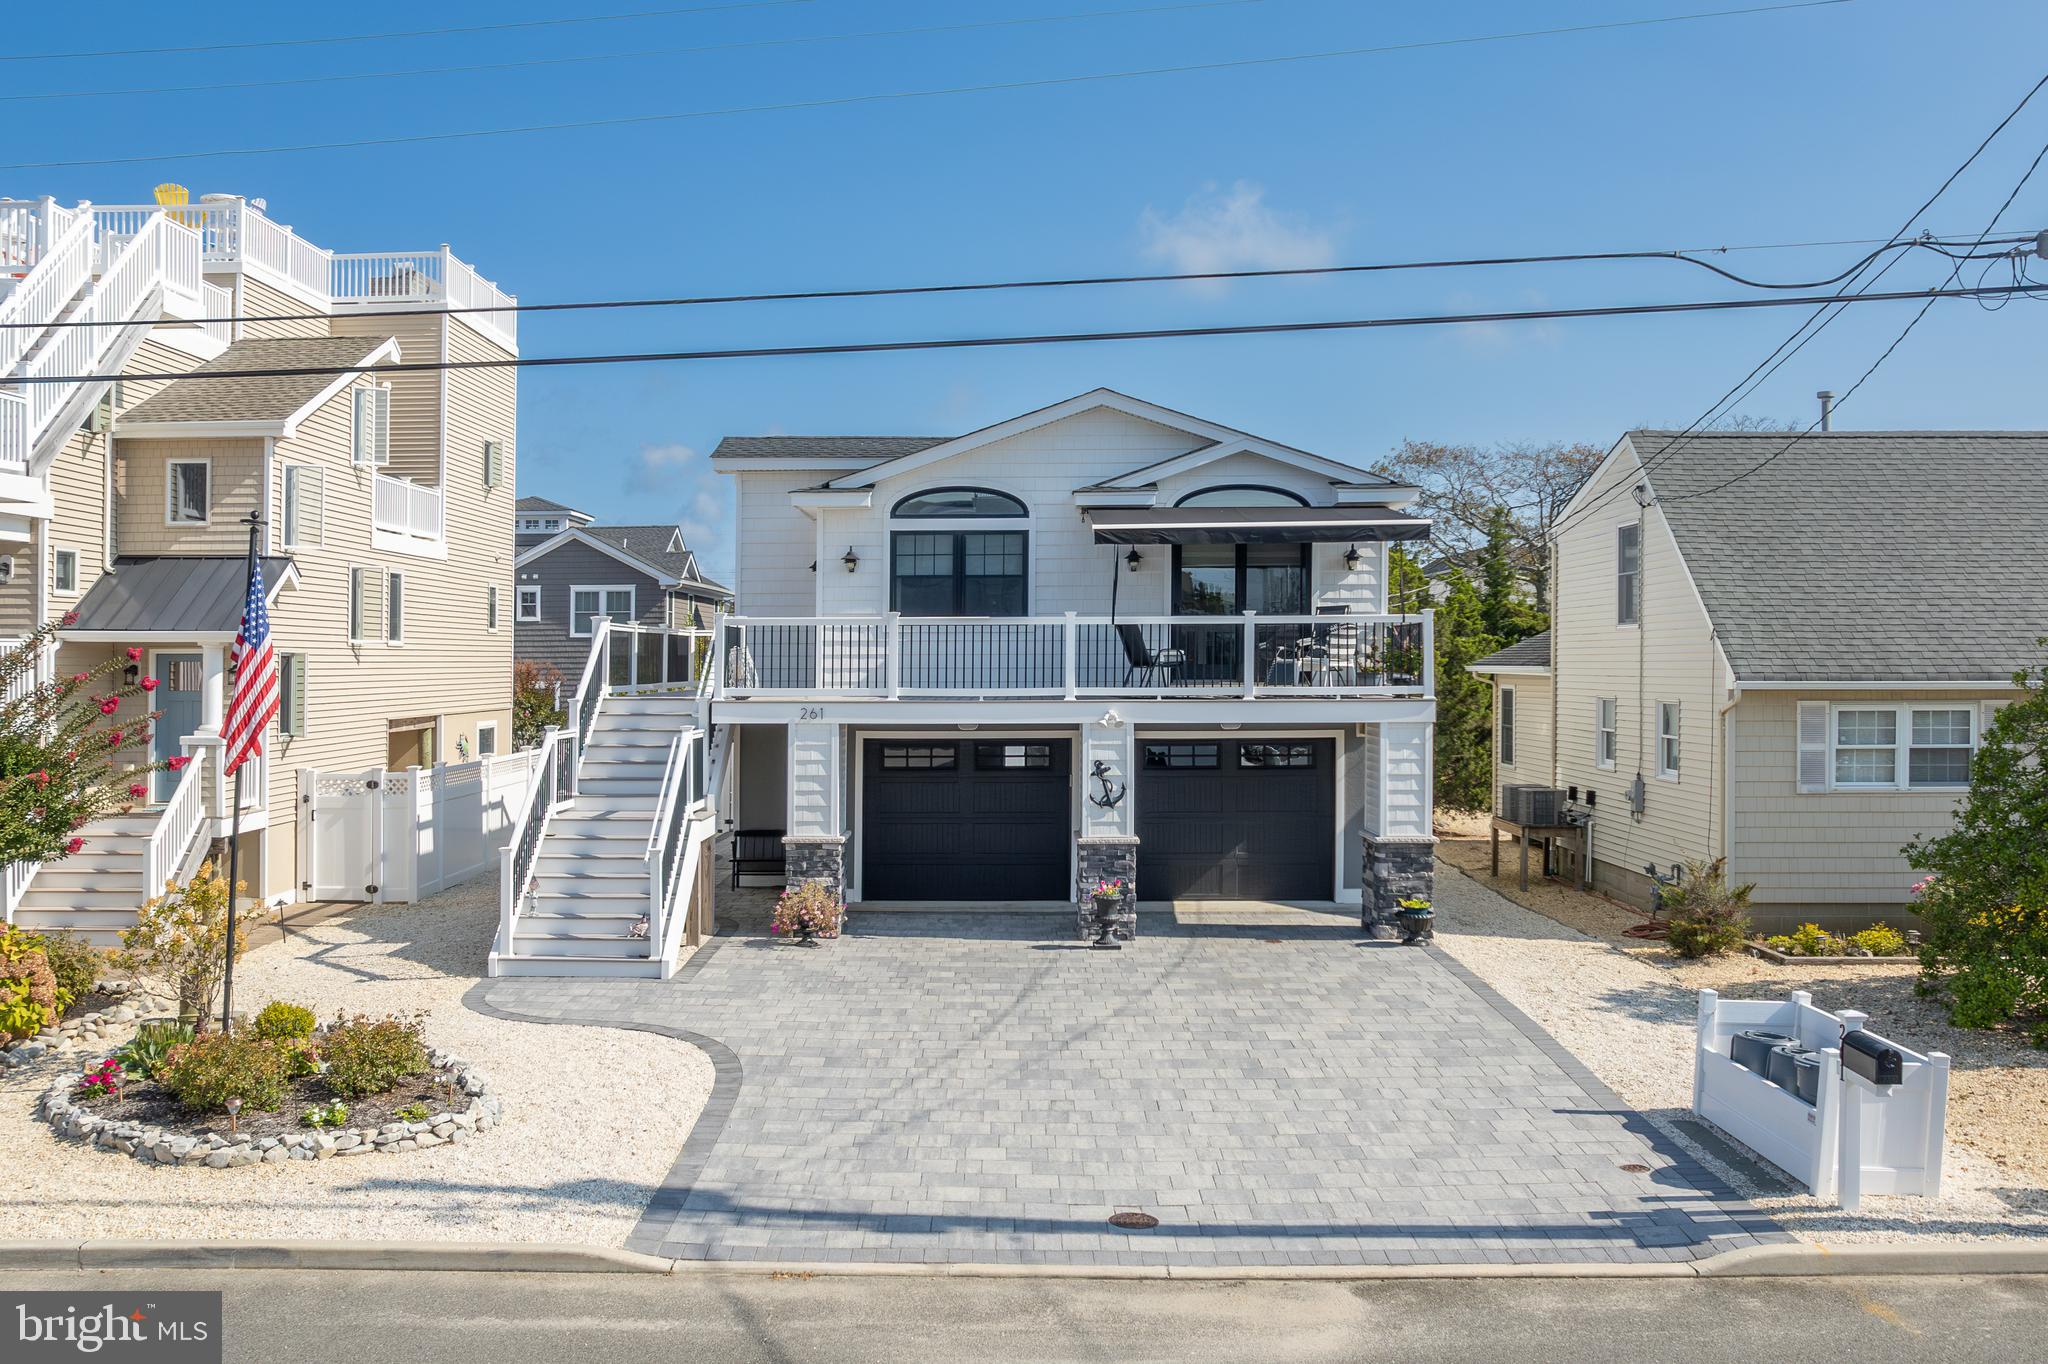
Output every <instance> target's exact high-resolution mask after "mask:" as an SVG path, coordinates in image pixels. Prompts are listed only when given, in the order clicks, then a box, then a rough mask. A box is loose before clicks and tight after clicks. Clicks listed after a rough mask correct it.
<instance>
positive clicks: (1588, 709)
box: [1471, 431, 2048, 932]
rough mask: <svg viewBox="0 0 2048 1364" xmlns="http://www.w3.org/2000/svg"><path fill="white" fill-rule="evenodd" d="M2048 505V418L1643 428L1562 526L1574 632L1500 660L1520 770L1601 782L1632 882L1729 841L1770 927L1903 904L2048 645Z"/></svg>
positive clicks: (1599, 883) (1501, 752) (1499, 696)
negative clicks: (1919, 854)
mask: <svg viewBox="0 0 2048 1364" xmlns="http://www.w3.org/2000/svg"><path fill="white" fill-rule="evenodd" d="M2044 506H2048V433H2044V432H2025V431H1834V432H1816V433H1814V434H1811V435H1808V436H1806V437H1804V438H1803V439H1799V440H1797V441H1796V442H1795V441H1794V440H1793V438H1792V437H1789V436H1787V435H1785V434H1784V433H1782V432H1763V433H1751V432H1720V431H1710V432H1696V433H1693V434H1691V435H1686V434H1684V433H1679V432H1670V431H1631V432H1629V433H1627V434H1626V435H1624V436H1623V437H1622V438H1621V440H1620V441H1619V442H1617V443H1616V445H1615V447H1614V449H1613V450H1612V451H1611V452H1610V453H1609V454H1608V456H1607V458H1606V460H1605V461H1604V462H1603V463H1602V464H1601V465H1600V467H1599V468H1598V469H1597V470H1596V471H1595V472H1594V474H1593V476H1592V477H1591V478H1589V479H1588V480H1587V481H1586V484H1585V486H1584V487H1583V488H1582V489H1581V490H1580V491H1579V493H1578V495H1577V497H1575V498H1574V499H1573V501H1572V503H1571V505H1570V507H1568V508H1567V509H1566V511H1565V513H1564V515H1563V517H1562V519H1561V525H1562V526H1563V528H1564V529H1563V531H1562V533H1561V535H1560V536H1559V538H1558V542H1557V545H1556V551H1555V564H1556V577H1555V588H1554V599H1553V603H1552V613H1551V621H1552V626H1551V631H1550V634H1549V636H1548V639H1547V641H1545V643H1543V644H1539V642H1538V640H1537V639H1530V640H1525V641H1523V642H1522V643H1521V644H1518V645H1516V646H1514V647H1513V648H1511V649H1508V650H1504V651H1502V652H1501V653H1498V654H1495V655H1494V656H1492V657H1491V658H1486V659H1481V660H1480V661H1479V662H1478V663H1475V664H1473V665H1472V668H1471V671H1473V672H1476V673H1484V674H1489V675H1491V676H1492V677H1493V679H1494V687H1495V697H1496V716H1497V725H1496V732H1495V761H1496V767H1497V772H1498V775H1499V780H1500V781H1502V782H1534V783H1538V784H1549V785H1555V786H1562V787H1577V788H1579V790H1580V792H1581V794H1585V793H1588V792H1590V793H1592V794H1593V795H1595V796H1596V797H1597V806H1596V810H1597V816H1596V818H1597V824H1596V827H1595V829H1594V836H1593V858H1594V862H1593V868H1592V870H1593V879H1594V884H1595V886H1596V887H1597V888H1599V889H1601V890H1603V891H1606V892H1608V893H1609V894H1612V895H1616V896H1620V897H1622V898H1624V899H1627V900H1631V901H1634V902H1636V903H1639V904H1646V903H1648V900H1649V896H1650V890H1651V887H1650V883H1649V881H1648V878H1647V877H1646V876H1645V875H1644V867H1645V866H1646V865H1654V866H1656V867H1658V868H1659V869H1661V870H1662V871H1664V872H1665V873H1666V874H1668V873H1669V870H1670V866H1671V864H1672V863H1674V862H1686V861H1694V860H1710V859H1713V858H1716V857H1726V858H1727V859H1728V865H1729V876H1730V879H1731V880H1733V881H1735V882H1738V883H1739V882H1754V883H1755V885H1756V893H1755V897H1754V899H1753V901H1752V914H1753V917H1754V918H1755V919H1756V921H1757V923H1758V925H1759V926H1760V927H1764V928H1767V929H1768V930H1769V931H1772V932H1778V931H1781V930H1783V929H1786V928H1789V927H1792V926H1794V925H1796V924H1798V923H1800V922H1802V921H1806V920H1812V921H1815V922H1818V923H1820V924H1822V925H1823V926H1825V927H1830V928H1839V927H1846V928H1862V927H1866V926H1867V925H1869V924H1870V923H1871V921H1872V920H1874V919H1878V918H1885V919H1889V920H1892V921H1894V922H1898V921H1901V920H1902V919H1903V918H1904V916H1905V914H1906V913H1907V912H1909V907H1910V903H1911V900H1912V893H1911V886H1912V884H1913V882H1914V881H1916V880H1917V879H1918V874H1917V873H1916V872H1914V871H1913V869H1912V868H1911V867H1909V866H1908V865H1907V863H1906V860H1905V858H1904V857H1902V856H1901V855H1900V849H1901V848H1902V847H1903V846H1904V845H1905V844H1907V843H1909V842H1911V841H1912V840H1913V839H1914V838H1916V837H1919V836H1921V835H1927V834H1935V833H1939V832H1941V831H1943V830H1945V829H1947V828H1948V827H1949V826H1950V824H1951V821H1952V819H1953V816H1954V809H1955V805H1956V802H1957V800H1958V799H1959V798H1960V797H1961V796H1962V795H1963V794H1964V793H1965V792H1966V791H1967V790H1968V786H1969V772H1970V761H1971V757H1972V755H1973V754H1974V753H1975V752H1976V749H1977V746H1978V744H1979V743H1980V742H1981V741H1982V736H1983V732H1984V727H1985V726H1986V724H1988V723H1989V721H1990V718H1991V716H1992V713H1993V712H1994V711H1995V710H1996V708H1997V707H1998V706H1999V705H2000V704H2002V703H2003V702H2005V701H2008V700H2010V699H2012V698H2013V697H2015V696H2017V695H2019V692H2018V691H2017V690H2016V689H2015V688H2014V686H2013V684H2012V677H2013V674H2014V672H2015V671H2017V670H2019V669H2021V668H2023V667H2025V666H2027V665H2029V664H2031V663H2036V662H2039V661H2041V658H2042V651H2041V649H2040V648H2039V646H2038V645H2037V644H2036V643H2035V641H2036V639H2037V638H2039V637H2040V636H2043V635H2048V540H2044V538H2043V537H2042V534H2041V515H2042V511H2041V509H2042V508H2043V507H2044ZM1943 507H1948V508H1951V509H1954V513H1953V514H1942V515H1936V514H1935V513H1936V512H1937V511H1939V510H1940V509H1941V508H1943ZM1539 638H1540V637H1539ZM1545 644H1547V648H1546V647H1545Z"/></svg>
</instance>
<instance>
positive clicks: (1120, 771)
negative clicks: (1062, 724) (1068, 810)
mask: <svg viewBox="0 0 2048 1364" xmlns="http://www.w3.org/2000/svg"><path fill="white" fill-rule="evenodd" d="M1135 749H1136V744H1135V743H1134V742H1133V740H1132V735H1131V727H1130V725H1129V724H1127V723H1121V722H1117V723H1105V722H1104V721H1101V720H1097V721H1092V722H1090V723H1089V724H1086V725H1083V726H1082V727H1081V749H1080V760H1081V824H1080V828H1081V832H1080V837H1079V839H1078V840H1077V842H1076V845H1075V856H1074V870H1075V877H1076V880H1077V882H1078V884H1077V885H1076V887H1075V890H1074V905H1075V915H1074V919H1075V928H1076V931H1077V932H1078V934H1079V935H1080V936H1081V937H1082V938H1084V939H1085V938H1093V937H1094V936H1095V903H1094V900H1093V899H1092V897H1091V896H1090V895H1089V891H1091V890H1092V889H1094V887H1095V884H1096V882H1098V881H1106V880H1109V879H1111V878H1113V877H1122V878H1123V880H1124V883H1125V884H1126V885H1128V886H1129V887H1130V892H1129V894H1127V895H1126V896H1125V897H1124V904H1123V913H1122V914H1121V915H1120V916H1119V921H1118V924H1117V927H1116V935H1117V936H1118V937H1120V938H1125V939H1130V938H1135V937H1137V936H1138V834H1137V818H1138V817H1137V813H1136V811H1135V810H1134V809H1133V806H1132V802H1133V801H1135V800H1136V798H1137V797H1136V794H1135V793H1136V790H1137V785H1138V782H1137V764H1136V762H1135V761H1134V760H1133V753H1134V751H1135ZM1098 762H1099V763H1101V764H1102V765H1103V768H1102V773H1103V776H1105V777H1107V778H1109V783H1110V786H1109V790H1110V793H1111V794H1114V793H1116V792H1118V791H1121V792H1122V793H1123V794H1122V798H1121V799H1119V800H1118V801H1117V802H1116V804H1114V805H1111V806H1103V805H1099V804H1097V802H1098V801H1100V800H1103V799H1104V798H1105V797H1104V794H1103V785H1102V780H1101V779H1100V778H1098V777H1097V776H1095V764H1096V763H1098Z"/></svg>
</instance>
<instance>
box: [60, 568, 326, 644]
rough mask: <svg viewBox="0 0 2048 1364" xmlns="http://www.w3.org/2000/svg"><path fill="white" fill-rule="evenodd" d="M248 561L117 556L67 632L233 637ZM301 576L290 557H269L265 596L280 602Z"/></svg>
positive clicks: (76, 634)
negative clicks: (288, 585)
mask: <svg viewBox="0 0 2048 1364" xmlns="http://www.w3.org/2000/svg"><path fill="white" fill-rule="evenodd" d="M248 563H249V561H248V560H247V559H246V558H244V557H243V556H241V555H239V554H234V555H227V556H222V557H206V558H199V557H192V556H164V557H161V558H118V559H115V560H114V567H113V569H112V571H110V572H107V573H103V574H101V575H100V577H99V581H97V582H95V583H94V584H93V585H92V590H91V591H89V592H87V593H86V594H85V597H84V599H83V600H82V601H80V602H79V603H78V605H77V606H76V607H75V608H74V610H75V612H76V614H77V617H78V618H77V619H76V620H74V621H73V622H72V623H71V624H70V625H67V626H66V627H64V633H65V634H66V635H67V636H70V637H73V638H76V637H80V636H86V635H93V634H99V633H104V632H109V631H112V632H117V633H120V634H123V635H134V636H138V637H140V636H144V635H151V634H164V633H171V634H179V633H182V634H188V635H229V636H232V635H233V634H234V633H235V631H236V630H238V629H240V628H241V624H242V594H243V592H244V591H245V590H246V589H247V587H248V578H247V576H246V574H247V569H248ZM297 576H298V570H297V569H296V568H294V567H293V566H292V561H291V560H290V559H288V558H282V557H279V558H268V557H266V558H265V559H264V560H263V585H264V589H265V596H266V597H267V598H268V599H269V600H271V601H275V600H276V599H277V594H278V591H279V589H281V588H283V587H284V586H285V585H286V583H287V582H290V581H293V580H295V579H296V578H297Z"/></svg>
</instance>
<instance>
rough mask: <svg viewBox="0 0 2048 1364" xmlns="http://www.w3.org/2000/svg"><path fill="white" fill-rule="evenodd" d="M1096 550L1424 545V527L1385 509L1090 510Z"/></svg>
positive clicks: (1423, 519)
mask: <svg viewBox="0 0 2048 1364" xmlns="http://www.w3.org/2000/svg"><path fill="white" fill-rule="evenodd" d="M1087 515H1088V524H1089V526H1090V527H1092V528H1093V529H1094V531H1095V543H1096V544H1098V545H1269V544H1284V545H1298V544H1301V543H1303V542H1305V541H1315V542H1319V543H1321V542H1332V541H1334V542H1341V543H1346V544H1359V543H1364V542H1369V541H1373V540H1426V539H1428V538H1429V521H1428V518H1426V517H1421V516H1410V515H1408V514H1407V513H1406V512H1397V511H1394V510H1392V509H1391V508H1388V507H1096V508H1093V509H1091V510H1090V511H1089V512H1088V514H1087Z"/></svg>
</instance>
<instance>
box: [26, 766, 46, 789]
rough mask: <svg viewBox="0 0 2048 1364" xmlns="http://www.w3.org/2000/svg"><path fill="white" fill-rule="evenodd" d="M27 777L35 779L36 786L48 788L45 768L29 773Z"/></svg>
mask: <svg viewBox="0 0 2048 1364" xmlns="http://www.w3.org/2000/svg"><path fill="white" fill-rule="evenodd" d="M29 775H30V776H32V777H34V778H35V781H36V785H37V786H48V785H49V784H50V773H49V770H48V769H47V768H44V769H39V770H37V771H35V772H31V773H30V774H29Z"/></svg>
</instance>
